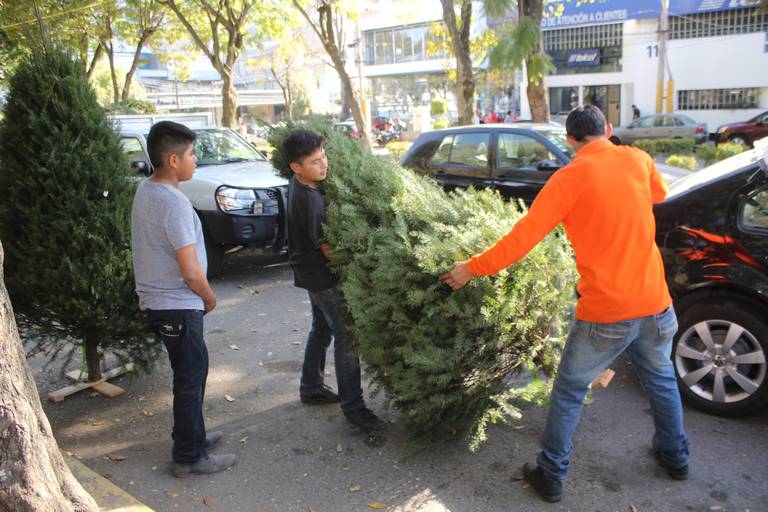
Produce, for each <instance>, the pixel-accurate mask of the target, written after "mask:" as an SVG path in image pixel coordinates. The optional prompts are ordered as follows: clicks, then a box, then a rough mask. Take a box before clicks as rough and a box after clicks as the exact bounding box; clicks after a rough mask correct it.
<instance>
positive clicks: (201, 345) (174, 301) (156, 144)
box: [131, 121, 235, 477]
mask: <svg viewBox="0 0 768 512" xmlns="http://www.w3.org/2000/svg"><path fill="white" fill-rule="evenodd" d="M195 137H196V135H195V132H193V131H192V130H190V129H189V128H187V127H186V126H183V125H180V124H178V123H173V122H171V121H161V122H159V123H157V124H155V125H154V126H152V129H151V130H150V131H149V136H148V137H147V152H148V153H149V158H150V160H151V161H152V165H153V166H154V168H155V172H154V174H153V175H152V176H151V177H150V178H149V179H146V180H144V181H142V182H141V184H140V185H139V187H138V189H137V190H136V196H135V197H134V199H133V208H132V210H131V247H132V249H133V269H134V274H135V276H136V293H137V294H138V296H139V307H140V308H141V309H142V310H144V311H146V313H147V317H148V319H149V323H150V324H151V325H152V327H153V328H154V329H155V331H157V333H158V334H159V335H160V337H161V338H162V340H163V343H164V344H165V348H166V350H167V351H168V358H169V359H170V361H171V368H172V369H173V433H172V436H171V437H172V438H173V452H172V453H173V460H174V461H175V464H174V467H173V474H174V475H176V476H178V477H182V476H186V475H188V474H190V473H215V472H217V471H222V470H224V469H226V468H228V467H230V466H231V465H233V464H234V463H235V456H234V455H233V454H226V455H208V454H207V450H208V449H210V448H212V447H213V445H214V444H215V443H216V442H217V441H218V440H219V439H221V436H222V434H221V432H210V433H208V434H207V435H206V432H205V422H204V421H203V397H204V395H205V381H206V379H207V377H208V349H207V348H206V346H205V340H204V339H203V315H204V314H206V313H208V312H210V311H212V310H213V309H214V308H215V307H216V296H215V295H214V293H213V290H212V289H211V287H210V285H209V284H208V279H207V278H206V277H205V271H206V268H207V259H206V254H205V244H204V241H203V231H202V227H201V225H200V219H198V218H197V214H196V213H195V211H194V210H193V209H192V204H191V203H190V202H189V199H187V198H186V197H185V196H184V194H182V193H181V192H180V191H179V182H181V181H187V180H189V179H190V178H192V175H193V174H194V173H195V167H196V165H197V158H196V157H195V154H194V151H193V150H194V146H193V143H194V141H195Z"/></svg>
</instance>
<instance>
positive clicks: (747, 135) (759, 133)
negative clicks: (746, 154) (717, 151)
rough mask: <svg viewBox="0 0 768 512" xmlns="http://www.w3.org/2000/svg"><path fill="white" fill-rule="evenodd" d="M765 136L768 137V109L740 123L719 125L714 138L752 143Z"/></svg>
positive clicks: (718, 140)
mask: <svg viewBox="0 0 768 512" xmlns="http://www.w3.org/2000/svg"><path fill="white" fill-rule="evenodd" d="M763 137H768V111H766V112H763V113H762V114H760V115H758V116H755V117H753V118H752V119H749V120H747V121H742V122H740V123H728V124H724V125H721V126H718V127H717V131H715V133H714V134H712V139H713V140H714V141H715V142H716V143H717V144H721V143H723V142H732V143H734V144H745V145H747V146H752V144H753V143H754V142H755V141H756V140H758V139H762V138H763Z"/></svg>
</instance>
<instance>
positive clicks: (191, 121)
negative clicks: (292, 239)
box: [113, 113, 288, 277]
mask: <svg viewBox="0 0 768 512" xmlns="http://www.w3.org/2000/svg"><path fill="white" fill-rule="evenodd" d="M113 119H114V121H115V128H116V130H117V132H118V133H119V135H120V140H121V142H122V145H123V149H124V151H125V153H126V155H128V158H129V160H130V161H131V167H133V168H134V169H136V171H137V172H140V173H142V174H144V175H146V176H149V175H151V174H152V165H151V164H150V162H149V157H148V156H147V143H146V135H147V133H149V129H150V127H151V126H152V124H154V123H156V122H157V121H162V120H169V121H175V122H178V123H181V124H184V125H186V126H188V127H189V128H191V129H192V130H193V131H194V132H195V133H196V134H197V140H196V142H195V155H196V156H197V170H196V171H195V175H194V177H193V178H192V179H191V180H189V181H187V182H184V183H180V184H179V188H180V190H181V191H182V192H183V193H184V195H186V196H187V197H188V198H189V200H190V201H191V202H192V206H193V207H194V208H195V211H196V212H197V214H198V215H199V217H200V220H201V221H202V224H203V234H204V236H205V249H206V251H207V253H208V276H209V277H213V276H216V275H218V274H219V273H221V271H222V269H223V267H224V256H225V254H227V253H231V252H235V251H237V250H239V249H242V248H243V247H257V248H267V249H271V250H273V251H275V252H279V251H282V250H284V249H285V247H286V242H287V238H286V237H287V229H286V228H287V220H286V211H287V204H288V203H287V198H288V182H287V181H285V180H284V179H283V178H280V177H279V176H277V174H276V173H275V170H274V169H273V168H272V165H271V163H270V162H269V160H267V159H266V158H265V157H264V155H262V154H261V153H259V152H258V151H256V150H255V149H254V148H253V147H252V146H251V145H250V144H249V143H248V142H247V141H246V140H245V139H243V138H242V137H241V136H240V135H239V134H237V133H235V132H234V131H232V130H230V129H227V128H216V127H213V126H212V124H213V123H212V121H211V115H210V114H209V113H203V114H167V115H145V116H114V117H113Z"/></svg>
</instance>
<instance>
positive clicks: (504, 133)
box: [400, 123, 689, 204]
mask: <svg viewBox="0 0 768 512" xmlns="http://www.w3.org/2000/svg"><path fill="white" fill-rule="evenodd" d="M573 154H574V153H573V148H571V146H570V145H568V142H567V141H566V138H565V128H563V127H562V126H558V125H556V124H539V123H512V124H506V123H500V124H481V125H474V126H459V127H455V128H447V129H444V130H433V131H428V132H424V133H422V134H421V135H420V136H419V137H418V138H417V139H416V141H415V142H414V143H413V145H412V146H411V147H410V148H409V150H408V151H407V152H406V153H405V155H403V158H402V159H401V161H400V164H401V165H402V166H403V167H407V168H411V169H414V170H417V171H419V172H421V173H423V174H427V175H430V176H432V177H434V178H435V179H436V180H437V181H438V183H440V184H441V185H442V186H443V187H444V188H445V189H446V190H452V189H454V188H466V187H475V188H493V189H496V190H498V191H499V193H500V194H501V195H502V196H503V197H504V198H506V199H510V198H519V199H522V200H523V201H525V202H526V203H528V204H530V203H532V202H533V199H534V198H535V197H536V194H538V193H539V190H541V188H542V187H543V186H544V183H546V182H547V180H548V179H549V177H550V176H552V174H554V172H555V171H557V170H558V169H560V168H561V167H563V166H564V165H565V164H567V163H568V162H570V161H571V158H572V157H573ZM659 167H660V169H662V168H663V169H662V174H664V176H665V178H666V179H667V180H668V181H672V180H674V179H677V178H680V177H682V176H687V175H688V174H689V173H688V171H684V170H680V169H676V168H672V167H666V166H661V165H660V166H659Z"/></svg>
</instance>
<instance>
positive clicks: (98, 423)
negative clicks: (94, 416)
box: [91, 420, 106, 427]
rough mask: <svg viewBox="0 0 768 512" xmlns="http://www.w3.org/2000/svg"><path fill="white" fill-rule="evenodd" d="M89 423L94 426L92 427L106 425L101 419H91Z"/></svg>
mask: <svg viewBox="0 0 768 512" xmlns="http://www.w3.org/2000/svg"><path fill="white" fill-rule="evenodd" d="M91 425H92V426H94V427H101V426H104V425H106V422H104V421H102V420H92V421H91Z"/></svg>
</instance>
